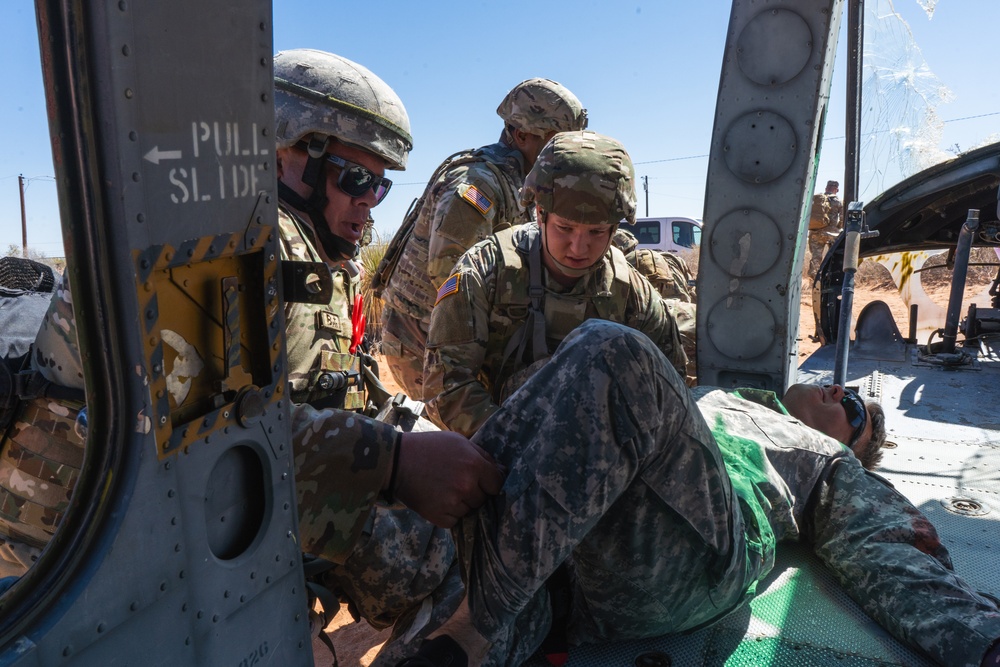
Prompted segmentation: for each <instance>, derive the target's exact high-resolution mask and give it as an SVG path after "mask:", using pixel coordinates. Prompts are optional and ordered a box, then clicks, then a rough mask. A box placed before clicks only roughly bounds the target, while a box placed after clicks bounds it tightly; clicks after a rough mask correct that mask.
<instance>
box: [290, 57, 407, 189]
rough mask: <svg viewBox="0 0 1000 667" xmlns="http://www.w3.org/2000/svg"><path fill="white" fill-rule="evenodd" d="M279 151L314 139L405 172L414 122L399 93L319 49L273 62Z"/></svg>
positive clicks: (368, 73)
mask: <svg viewBox="0 0 1000 667" xmlns="http://www.w3.org/2000/svg"><path fill="white" fill-rule="evenodd" d="M274 113H275V122H276V123H277V131H276V132H275V135H276V136H275V139H276V142H277V146H278V148H287V147H289V146H293V145H295V144H296V143H297V142H298V141H301V140H302V139H303V138H304V137H306V136H308V135H310V134H318V135H323V136H324V137H336V138H337V140H339V141H342V142H344V143H345V144H349V145H351V146H355V147H357V148H360V149H362V150H366V151H370V152H372V153H375V154H376V155H378V156H380V157H381V158H382V159H384V160H385V161H386V163H387V166H388V168H389V169H405V168H406V158H407V156H408V155H409V153H410V149H412V148H413V138H412V137H411V136H410V118H409V116H407V114H406V108H405V107H404V106H403V102H402V100H400V99H399V96H398V95H396V93H395V91H393V89H392V88H390V87H389V86H388V84H386V83H385V82H384V81H383V80H382V79H380V78H379V77H377V76H376V75H375V74H374V73H372V72H371V70H369V69H368V68H366V67H363V66H362V65H359V64H357V63H355V62H352V61H350V60H348V59H347V58H343V57H341V56H337V55H334V54H332V53H326V52H325V51H317V50H314V49H291V50H288V51H281V52H280V53H278V54H277V55H275V56H274Z"/></svg>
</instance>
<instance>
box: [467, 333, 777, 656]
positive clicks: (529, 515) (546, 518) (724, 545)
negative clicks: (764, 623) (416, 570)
mask: <svg viewBox="0 0 1000 667" xmlns="http://www.w3.org/2000/svg"><path fill="white" fill-rule="evenodd" d="M473 439H474V440H475V441H476V442H477V443H478V444H479V445H480V446H482V447H483V448H485V449H486V450H487V451H489V452H491V453H492V454H493V455H494V456H495V457H496V458H497V460H498V461H499V462H500V463H502V464H503V465H505V466H506V467H507V469H508V470H509V473H508V477H507V479H506V481H505V484H504V488H503V491H502V492H501V494H500V495H499V496H496V497H495V498H493V499H491V500H489V501H487V503H486V504H485V505H484V506H483V507H482V508H481V509H480V510H479V511H477V512H476V513H475V514H473V515H470V517H467V518H466V519H464V520H463V522H462V523H460V524H459V526H458V527H456V529H455V540H456V544H457V546H458V551H459V558H460V561H461V563H462V567H463V569H464V570H465V576H466V581H467V585H468V591H469V597H468V599H469V606H470V609H471V611H472V616H473V621H474V623H475V624H476V627H477V629H478V630H479V631H480V632H481V633H482V634H483V635H484V636H485V637H486V638H487V639H488V640H490V641H491V642H492V646H493V648H492V652H491V654H490V656H489V660H488V662H489V664H509V665H515V664H520V663H521V662H522V661H523V660H524V659H526V658H527V657H528V656H530V654H531V653H532V652H533V651H534V649H535V648H536V647H537V646H538V645H539V644H540V642H541V641H542V639H543V638H544V637H545V634H546V632H547V630H548V627H549V624H550V617H551V614H550V612H549V610H548V606H549V603H548V599H547V596H548V594H547V592H546V590H545V588H544V583H545V582H546V580H547V579H548V578H549V577H550V575H551V574H552V573H553V572H554V571H555V570H556V569H557V567H558V566H559V565H560V564H562V563H571V564H572V568H571V569H572V576H573V577H574V580H575V583H574V584H573V586H572V596H573V602H572V611H571V615H570V621H569V623H568V632H569V639H570V641H571V642H573V643H583V642H588V641H590V642H597V641H608V640H618V639H628V638H634V637H649V636H658V635H662V634H666V633H669V632H679V631H683V630H687V629H691V628H694V627H697V626H700V625H702V624H704V623H707V622H710V621H712V620H714V619H716V618H718V617H720V616H722V615H724V614H726V613H728V612H729V611H731V610H732V609H733V608H735V607H736V606H737V605H739V604H740V603H741V602H742V601H743V599H744V594H745V592H746V590H747V588H748V587H749V586H750V585H751V584H752V583H753V579H754V577H755V576H756V575H757V574H758V571H757V570H758V569H759V564H753V563H751V562H750V561H748V560H747V548H746V541H745V539H746V538H745V535H744V530H743V518H742V513H741V511H740V509H739V505H738V504H737V503H735V501H734V496H733V490H732V485H731V483H730V481H729V477H728V475H727V473H726V472H725V468H724V465H723V463H722V458H721V455H720V453H719V449H718V447H717V445H716V444H715V441H714V440H713V438H712V435H711V432H710V431H709V429H708V426H707V425H706V424H705V421H704V419H703V418H702V417H701V414H700V413H699V411H698V410H697V408H696V406H695V405H694V402H693V400H692V398H691V395H690V393H689V392H688V390H687V389H686V388H685V386H684V383H683V381H682V380H681V378H680V377H679V376H678V375H677V373H676V371H675V370H674V369H673V368H672V367H671V365H670V364H669V362H668V361H667V360H666V358H665V357H664V356H663V354H662V353H661V352H660V351H659V350H657V349H656V348H655V347H654V346H653V344H652V343H651V342H650V340H649V339H648V338H646V337H645V336H643V335H642V334H639V333H637V332H635V331H633V330H631V329H628V328H627V327H623V326H621V325H618V324H614V323H611V322H605V321H602V320H596V319H594V320H588V321H587V322H585V323H584V324H582V325H581V326H580V327H578V328H577V329H576V330H575V331H574V332H573V333H571V334H570V335H569V336H568V337H567V338H566V339H565V340H564V341H563V343H562V344H561V345H560V347H559V349H558V350H557V351H556V354H555V355H554V356H553V358H552V360H551V361H550V362H549V363H548V364H547V365H546V366H545V367H543V368H542V369H541V370H539V372H538V373H536V374H535V375H534V377H532V378H531V380H529V381H528V382H527V383H526V384H525V385H524V386H523V387H522V388H521V389H520V390H518V391H517V392H516V393H515V394H514V395H513V396H511V398H510V399H509V400H508V401H507V402H505V403H504V405H503V408H502V409H501V410H500V411H499V412H497V413H496V414H495V415H494V416H493V417H492V418H491V419H490V420H489V421H487V422H486V424H484V425H483V427H482V429H480V431H479V432H478V433H477V434H476V436H475V437H474V438H473Z"/></svg>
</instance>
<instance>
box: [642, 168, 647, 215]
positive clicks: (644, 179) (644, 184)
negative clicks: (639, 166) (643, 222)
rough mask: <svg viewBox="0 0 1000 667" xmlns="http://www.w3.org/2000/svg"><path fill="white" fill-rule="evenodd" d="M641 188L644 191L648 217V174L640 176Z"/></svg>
mask: <svg viewBox="0 0 1000 667" xmlns="http://www.w3.org/2000/svg"><path fill="white" fill-rule="evenodd" d="M642 189H643V190H645V191H646V217H647V218H648V217H649V176H643V177H642Z"/></svg>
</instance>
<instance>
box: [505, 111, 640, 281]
mask: <svg viewBox="0 0 1000 667" xmlns="http://www.w3.org/2000/svg"><path fill="white" fill-rule="evenodd" d="M521 203H523V204H525V205H528V204H532V203H534V204H535V205H536V206H537V207H538V224H539V227H540V228H541V235H542V248H543V249H544V252H543V253H542V258H543V260H544V262H545V267H546V268H547V269H548V270H549V271H550V273H552V274H553V275H554V276H555V277H556V278H557V279H558V278H560V277H562V278H567V279H576V278H580V277H581V276H584V275H586V274H587V273H589V272H590V271H593V270H594V269H595V268H596V267H597V266H599V265H600V263H601V261H602V258H603V257H604V253H606V252H607V250H608V247H609V246H610V245H611V239H612V236H613V235H614V233H615V230H616V229H617V228H618V223H619V222H621V221H622V220H626V221H628V222H629V223H632V222H635V167H633V166H632V158H630V157H629V154H628V152H627V151H626V150H625V147H624V146H622V145H621V143H620V142H619V141H618V140H616V139H612V138H611V137H606V136H604V135H601V134H597V133H596V132H591V131H589V130H582V131H579V132H560V133H559V134H556V135H555V136H554V137H553V138H552V140H551V141H549V143H548V144H546V145H545V148H543V149H542V151H541V153H539V154H538V160H537V161H536V162H535V165H534V167H532V168H531V171H530V172H529V173H528V176H527V178H525V180H524V187H523V188H522V189H521Z"/></svg>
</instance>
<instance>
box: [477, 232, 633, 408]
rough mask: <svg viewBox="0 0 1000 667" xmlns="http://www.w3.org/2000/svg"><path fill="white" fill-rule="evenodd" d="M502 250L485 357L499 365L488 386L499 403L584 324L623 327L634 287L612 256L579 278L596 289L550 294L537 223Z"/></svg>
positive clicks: (617, 257)
mask: <svg viewBox="0 0 1000 667" xmlns="http://www.w3.org/2000/svg"><path fill="white" fill-rule="evenodd" d="M497 245H498V246H499V249H500V253H499V258H498V259H499V264H498V266H497V267H496V278H495V285H496V286H497V293H496V300H495V304H494V308H493V309H492V310H491V312H490V322H489V329H490V342H489V343H488V344H487V350H486V358H487V359H491V360H493V361H494V367H493V368H492V369H491V373H490V377H489V387H490V391H491V393H492V394H493V399H494V401H496V402H497V403H498V404H500V403H502V402H503V400H504V399H505V398H507V396H509V395H510V394H512V393H513V392H514V391H516V390H517V388H518V387H520V386H521V385H522V384H524V382H526V381H527V380H528V378H530V377H531V375H532V374H534V372H535V371H536V370H538V368H540V367H541V366H542V365H543V364H544V363H545V361H546V360H548V358H549V357H550V356H552V354H553V353H554V352H555V349H556V347H558V345H559V343H560V342H562V340H563V339H564V338H565V337H566V336H567V335H569V333H570V332H571V331H572V330H573V329H575V328H576V327H578V326H579V325H580V324H582V323H583V322H584V321H585V320H589V319H593V318H598V319H602V320H609V321H611V322H623V321H624V320H625V310H626V308H627V306H628V298H629V294H630V293H631V291H632V285H631V282H630V281H629V275H630V268H629V265H628V263H627V262H626V261H625V257H624V256H623V255H622V254H621V253H620V252H610V251H609V252H608V253H605V255H604V257H603V258H602V265H601V266H600V267H599V268H598V269H596V270H595V271H593V272H592V273H589V274H587V275H586V276H584V277H583V278H581V279H580V280H581V281H583V282H584V285H585V286H586V287H590V288H594V289H588V290H585V292H584V293H572V292H571V293H566V294H560V293H558V292H554V291H551V290H549V289H546V287H545V285H544V277H543V271H542V241H541V233H540V230H539V228H538V226H537V225H535V224H530V225H524V226H521V227H519V228H518V229H517V230H516V231H515V232H514V234H513V235H512V236H511V240H510V242H501V243H498V244H497ZM574 292H575V290H574ZM501 345H502V346H503V348H501V347H500V346H501Z"/></svg>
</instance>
